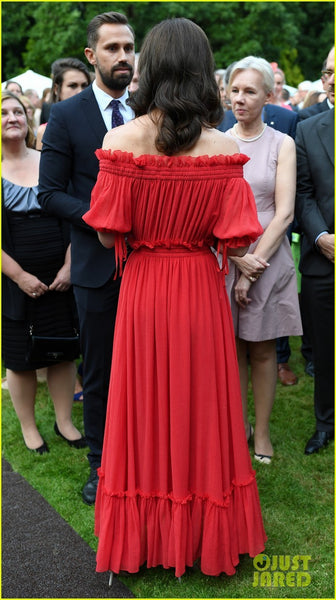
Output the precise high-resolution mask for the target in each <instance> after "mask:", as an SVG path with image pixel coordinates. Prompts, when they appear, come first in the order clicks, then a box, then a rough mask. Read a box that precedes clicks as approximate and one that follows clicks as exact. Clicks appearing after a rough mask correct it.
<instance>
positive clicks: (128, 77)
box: [97, 63, 133, 92]
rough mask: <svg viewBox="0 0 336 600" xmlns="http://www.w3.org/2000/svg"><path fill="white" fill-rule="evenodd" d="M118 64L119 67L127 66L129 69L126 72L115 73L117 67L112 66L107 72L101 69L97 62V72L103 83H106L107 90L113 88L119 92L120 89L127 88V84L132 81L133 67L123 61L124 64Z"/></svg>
mask: <svg viewBox="0 0 336 600" xmlns="http://www.w3.org/2000/svg"><path fill="white" fill-rule="evenodd" d="M118 66H120V67H126V66H127V67H128V68H129V69H130V70H129V72H128V73H119V74H117V75H115V71H117V70H118V67H114V68H113V69H112V71H111V72H110V73H107V72H106V71H105V72H104V71H102V70H101V68H100V66H99V65H98V64H97V70H98V73H99V75H100V77H101V80H102V82H103V84H104V85H106V87H107V88H108V89H109V90H115V91H118V92H121V91H122V90H124V89H125V88H127V86H128V85H129V84H130V83H131V81H132V78H133V67H132V65H130V64H129V63H124V64H122V65H118Z"/></svg>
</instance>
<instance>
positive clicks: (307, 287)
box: [301, 275, 334, 431]
mask: <svg viewBox="0 0 336 600" xmlns="http://www.w3.org/2000/svg"><path fill="white" fill-rule="evenodd" d="M301 308H302V311H303V314H304V319H307V320H309V323H310V326H309V335H310V338H311V343H312V348H313V355H314V369H315V379H314V383H315V387H314V407H315V417H316V429H317V430H318V431H333V430H334V278H333V276H331V275H330V276H328V277H308V276H304V275H302V281H301Z"/></svg>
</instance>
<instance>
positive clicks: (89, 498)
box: [82, 468, 99, 504]
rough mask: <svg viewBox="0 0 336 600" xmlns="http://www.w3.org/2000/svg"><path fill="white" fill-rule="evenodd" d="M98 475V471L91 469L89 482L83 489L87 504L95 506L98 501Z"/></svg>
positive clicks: (84, 500) (83, 496)
mask: <svg viewBox="0 0 336 600" xmlns="http://www.w3.org/2000/svg"><path fill="white" fill-rule="evenodd" d="M98 480H99V477H98V473H97V469H93V468H91V473H90V477H89V479H88V480H87V482H86V484H85V485H84V488H83V493H82V498H83V502H85V504H94V503H95V501H96V495H97V487H98Z"/></svg>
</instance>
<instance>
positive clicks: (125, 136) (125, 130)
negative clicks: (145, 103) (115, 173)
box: [103, 117, 152, 154]
mask: <svg viewBox="0 0 336 600" xmlns="http://www.w3.org/2000/svg"><path fill="white" fill-rule="evenodd" d="M151 137H152V136H151V126H150V123H147V124H146V123H145V122H144V118H143V117H139V118H136V119H133V120H132V121H128V123H125V125H121V126H120V127H115V128H114V129H111V130H110V131H109V132H108V133H107V134H106V135H105V137H104V141H103V149H104V150H112V151H113V150H122V151H124V152H133V153H135V154H138V153H140V154H141V153H145V152H147V151H148V143H149V139H150V138H151Z"/></svg>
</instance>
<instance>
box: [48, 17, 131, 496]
mask: <svg viewBox="0 0 336 600" xmlns="http://www.w3.org/2000/svg"><path fill="white" fill-rule="evenodd" d="M87 33H88V47H87V48H86V49H85V55H86V58H87V59H88V61H89V63H90V64H91V65H93V67H94V70H95V76H96V78H95V81H94V82H93V84H92V85H90V86H89V87H88V88H86V89H85V90H84V91H83V92H81V93H80V94H78V95H76V96H74V97H73V98H70V99H69V100H64V101H63V102H59V103H56V104H54V105H53V106H52V109H51V112H50V117H49V120H48V125H47V128H46V131H45V134H44V136H43V149H42V155H41V163H40V179H39V201H40V204H41V206H42V207H43V208H44V209H45V210H46V211H47V212H49V213H50V214H52V215H56V216H58V217H59V218H62V219H66V220H68V221H70V223H71V230H72V231H71V279H72V283H73V286H74V293H75V298H76V304H77V309H78V315H79V322H80V337H81V347H82V355H83V392H84V403H83V409H84V427H85V435H86V438H87V442H88V446H89V454H88V459H89V463H90V467H91V472H90V476H89V479H88V481H87V483H86V484H85V486H84V489H83V500H84V502H86V503H87V504H93V503H94V502H95V498H96V491H97V484H98V475H97V468H98V467H99V466H100V462H101V452H102V444H103V435H104V427H105V416H106V404H107V395H108V385H109V377H110V367H111V356H112V341H113V333H114V322H115V315H116V310H117V301H118V294H119V285H120V283H119V280H118V279H116V280H115V279H114V275H115V267H116V266H115V258H114V249H112V250H107V249H106V248H104V247H103V246H102V245H101V244H100V243H99V241H98V237H97V234H96V232H95V231H93V230H92V229H91V228H90V227H88V226H87V225H86V224H85V223H84V221H83V220H82V216H83V214H84V213H85V212H86V211H87V210H88V209H89V205H90V197H91V191H92V188H93V186H94V184H95V182H96V178H97V174H98V167H99V165H98V160H97V158H96V156H95V150H96V149H97V148H100V147H101V146H102V141H103V138H104V136H105V134H106V133H107V131H108V129H111V126H117V125H120V124H122V122H126V121H128V120H130V119H132V118H133V116H134V115H133V112H132V110H131V109H130V107H129V106H128V105H127V103H126V101H127V98H128V90H127V86H128V85H129V83H130V81H131V79H132V76H133V69H134V33H133V30H132V28H131V27H130V25H129V24H128V21H127V19H126V17H125V16H124V15H122V14H120V13H115V12H109V13H104V14H101V15H97V16H96V17H94V18H93V19H92V21H91V22H90V23H89V25H88V30H87ZM112 100H114V104H113V105H112V106H111V101H112ZM115 101H119V104H117V105H115Z"/></svg>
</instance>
